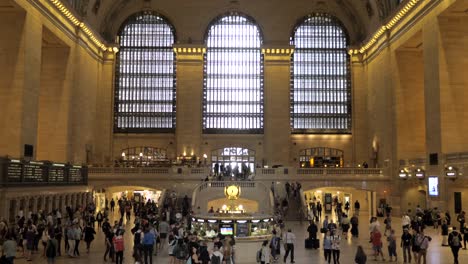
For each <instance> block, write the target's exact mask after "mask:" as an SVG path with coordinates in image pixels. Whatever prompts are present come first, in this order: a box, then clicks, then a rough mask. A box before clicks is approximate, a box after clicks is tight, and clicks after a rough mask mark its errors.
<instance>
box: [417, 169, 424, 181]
mask: <svg viewBox="0 0 468 264" xmlns="http://www.w3.org/2000/svg"><path fill="white" fill-rule="evenodd" d="M415 176H416V178H418V179H420V180H423V179H424V177H425V176H426V172H425V171H424V170H423V169H421V168H417V169H416V172H415Z"/></svg>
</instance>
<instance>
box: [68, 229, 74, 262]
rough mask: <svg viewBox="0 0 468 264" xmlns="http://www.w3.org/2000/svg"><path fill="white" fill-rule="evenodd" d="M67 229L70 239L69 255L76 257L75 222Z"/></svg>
mask: <svg viewBox="0 0 468 264" xmlns="http://www.w3.org/2000/svg"><path fill="white" fill-rule="evenodd" d="M66 230H67V241H68V256H69V257H74V256H75V231H74V224H72V225H70V226H68V227H67V228H66Z"/></svg>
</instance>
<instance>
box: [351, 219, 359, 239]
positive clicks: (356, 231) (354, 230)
mask: <svg viewBox="0 0 468 264" xmlns="http://www.w3.org/2000/svg"><path fill="white" fill-rule="evenodd" d="M349 222H350V223H351V235H352V236H353V237H359V228H358V226H359V218H358V217H357V215H356V214H354V215H353V217H351V219H350V221H349Z"/></svg>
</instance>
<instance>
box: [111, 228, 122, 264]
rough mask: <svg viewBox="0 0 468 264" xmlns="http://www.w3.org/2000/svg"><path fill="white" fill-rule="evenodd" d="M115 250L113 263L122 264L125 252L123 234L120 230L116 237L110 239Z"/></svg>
mask: <svg viewBox="0 0 468 264" xmlns="http://www.w3.org/2000/svg"><path fill="white" fill-rule="evenodd" d="M112 242H113V244H114V249H115V263H116V264H123V254H124V250H125V246H124V238H123V232H122V231H121V230H118V231H117V234H116V236H114V238H113V239H112Z"/></svg>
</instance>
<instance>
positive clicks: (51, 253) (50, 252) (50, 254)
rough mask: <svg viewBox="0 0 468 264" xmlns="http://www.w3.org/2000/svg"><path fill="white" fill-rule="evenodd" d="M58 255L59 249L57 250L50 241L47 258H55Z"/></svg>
mask: <svg viewBox="0 0 468 264" xmlns="http://www.w3.org/2000/svg"><path fill="white" fill-rule="evenodd" d="M56 254H57V249H56V248H55V244H54V243H52V241H50V240H49V242H48V243H47V251H46V257H48V258H55V256H56Z"/></svg>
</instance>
